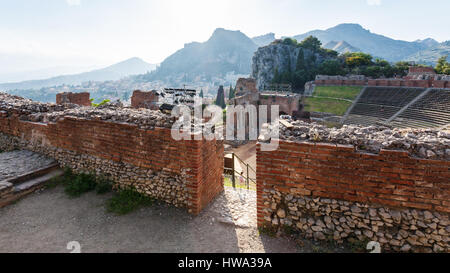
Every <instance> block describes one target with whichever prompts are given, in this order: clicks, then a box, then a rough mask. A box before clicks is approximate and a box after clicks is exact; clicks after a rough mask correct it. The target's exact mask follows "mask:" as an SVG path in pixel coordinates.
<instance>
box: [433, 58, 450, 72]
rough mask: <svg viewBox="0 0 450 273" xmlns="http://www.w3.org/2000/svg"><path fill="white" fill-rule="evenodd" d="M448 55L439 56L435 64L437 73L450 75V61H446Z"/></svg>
mask: <svg viewBox="0 0 450 273" xmlns="http://www.w3.org/2000/svg"><path fill="white" fill-rule="evenodd" d="M447 58H448V55H446V56H442V57H440V58H439V60H438V61H437V64H436V68H435V70H436V72H437V73H438V74H445V75H450V63H449V62H447Z"/></svg>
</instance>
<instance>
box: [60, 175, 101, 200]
mask: <svg viewBox="0 0 450 273" xmlns="http://www.w3.org/2000/svg"><path fill="white" fill-rule="evenodd" d="M64 184H65V185H64V186H65V189H64V191H65V192H66V194H67V195H69V196H70V197H80V196H81V195H82V194H83V193H87V192H90V191H93V190H95V188H96V186H97V183H96V182H95V176H94V175H92V174H85V173H82V174H79V175H77V176H75V177H74V178H72V179H68V180H66V181H65V183H64Z"/></svg>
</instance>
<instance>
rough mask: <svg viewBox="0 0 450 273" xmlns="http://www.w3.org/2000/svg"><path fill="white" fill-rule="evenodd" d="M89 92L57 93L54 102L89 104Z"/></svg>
mask: <svg viewBox="0 0 450 273" xmlns="http://www.w3.org/2000/svg"><path fill="white" fill-rule="evenodd" d="M90 96H91V95H90V94H89V93H59V94H56V104H63V103H73V104H77V105H81V106H91V104H92V103H91V101H90Z"/></svg>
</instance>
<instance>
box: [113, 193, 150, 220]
mask: <svg viewBox="0 0 450 273" xmlns="http://www.w3.org/2000/svg"><path fill="white" fill-rule="evenodd" d="M154 202H155V200H154V199H153V198H151V197H149V196H146V195H143V194H142V193H139V192H137V191H136V190H135V189H132V188H128V189H125V190H121V191H119V192H117V193H116V194H115V196H114V197H112V198H111V199H109V200H108V201H107V204H106V207H107V210H108V212H112V213H115V214H118V215H125V214H128V213H130V212H133V211H135V210H137V209H138V208H141V207H148V206H151V205H153V204H154Z"/></svg>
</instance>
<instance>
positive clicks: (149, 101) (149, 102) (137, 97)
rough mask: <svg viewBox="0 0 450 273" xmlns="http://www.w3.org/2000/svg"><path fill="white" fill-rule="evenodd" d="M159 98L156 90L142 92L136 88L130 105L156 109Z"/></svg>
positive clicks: (137, 107)
mask: <svg viewBox="0 0 450 273" xmlns="http://www.w3.org/2000/svg"><path fill="white" fill-rule="evenodd" d="M158 100H159V96H158V94H157V92H156V91H150V92H143V91H140V90H136V91H134V92H133V96H132V97H131V107H133V108H136V109H139V108H146V109H152V110H158V106H157V105H156V103H157V102H158Z"/></svg>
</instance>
